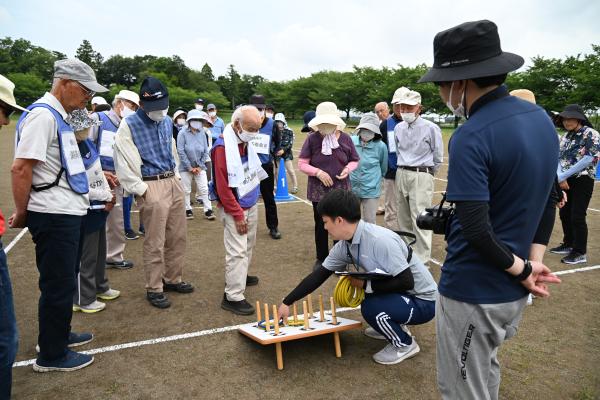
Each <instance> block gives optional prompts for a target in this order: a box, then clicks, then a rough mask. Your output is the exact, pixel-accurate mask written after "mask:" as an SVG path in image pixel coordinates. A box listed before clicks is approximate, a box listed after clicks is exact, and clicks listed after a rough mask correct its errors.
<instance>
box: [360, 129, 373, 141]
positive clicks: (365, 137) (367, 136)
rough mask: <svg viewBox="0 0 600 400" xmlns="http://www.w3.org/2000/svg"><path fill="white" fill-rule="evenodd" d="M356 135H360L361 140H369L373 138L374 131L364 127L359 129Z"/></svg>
mask: <svg viewBox="0 0 600 400" xmlns="http://www.w3.org/2000/svg"><path fill="white" fill-rule="evenodd" d="M358 136H360V139H361V140H362V141H363V142H368V141H370V140H373V138H374V137H375V132H371V131H368V130H366V129H361V130H360V132H358Z"/></svg>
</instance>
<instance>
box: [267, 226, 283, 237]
mask: <svg viewBox="0 0 600 400" xmlns="http://www.w3.org/2000/svg"><path fill="white" fill-rule="evenodd" d="M269 235H271V237H272V238H273V239H281V232H279V230H278V229H277V228H273V229H269Z"/></svg>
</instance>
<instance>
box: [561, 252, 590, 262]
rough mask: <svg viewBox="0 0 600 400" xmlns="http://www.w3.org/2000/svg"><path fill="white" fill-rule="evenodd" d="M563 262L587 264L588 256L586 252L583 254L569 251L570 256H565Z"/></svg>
mask: <svg viewBox="0 0 600 400" xmlns="http://www.w3.org/2000/svg"><path fill="white" fill-rule="evenodd" d="M560 261H561V262H562V263H565V264H571V265H573V264H585V263H587V257H586V255H585V254H581V253H578V252H576V251H572V252H570V253H569V255H568V256H566V257H563V258H562V260H560Z"/></svg>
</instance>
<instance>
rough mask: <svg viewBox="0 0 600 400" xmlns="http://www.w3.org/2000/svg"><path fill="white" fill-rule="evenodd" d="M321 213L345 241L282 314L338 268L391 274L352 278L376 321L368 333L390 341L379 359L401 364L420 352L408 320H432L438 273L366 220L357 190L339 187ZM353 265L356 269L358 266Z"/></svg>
mask: <svg viewBox="0 0 600 400" xmlns="http://www.w3.org/2000/svg"><path fill="white" fill-rule="evenodd" d="M318 208H319V210H318V211H319V215H321V216H322V217H323V222H324V224H325V229H327V231H328V232H329V234H330V235H331V237H332V238H333V239H335V240H339V241H338V242H337V243H336V245H335V246H333V248H332V249H331V251H330V253H329V255H328V256H327V258H326V259H325V261H324V262H323V265H322V266H320V267H319V268H318V269H316V270H315V271H313V272H312V273H311V274H309V275H308V276H306V277H305V278H304V279H303V280H302V282H300V284H299V285H298V286H297V287H296V288H295V289H294V290H292V291H291V292H290V293H289V294H288V295H287V296H286V297H285V298H284V299H283V303H282V304H281V305H280V306H279V311H278V313H277V318H278V319H279V318H283V321H287V318H288V316H289V313H290V309H289V307H290V306H291V305H292V304H293V303H294V302H295V301H297V300H300V299H301V298H303V297H304V296H306V295H308V294H309V293H312V292H313V291H314V290H316V289H317V288H318V287H319V286H321V285H322V284H323V282H325V281H326V280H327V278H329V277H330V276H331V275H332V274H333V273H334V272H335V271H344V270H345V269H346V268H347V266H348V265H349V264H350V265H353V266H354V267H356V269H358V270H359V271H360V272H371V273H373V272H380V273H383V274H386V275H388V277H386V278H382V279H377V280H363V279H358V278H354V277H352V278H350V279H351V285H352V286H354V287H356V288H364V289H365V299H364V300H363V302H362V304H361V312H362V315H363V317H364V319H365V321H367V323H368V324H369V325H370V327H369V328H367V329H366V330H365V335H367V336H369V337H371V338H374V339H381V340H387V341H388V344H387V345H386V346H385V347H384V348H383V349H382V350H381V351H379V352H378V353H376V354H375V355H373V359H374V360H375V362H377V363H379V364H397V363H399V362H401V361H403V360H405V359H407V358H410V357H413V356H414V355H416V354H417V353H418V352H419V350H420V349H419V345H418V344H417V342H416V340H415V338H414V337H412V336H411V334H410V331H409V330H408V328H407V326H406V325H420V324H424V323H426V322H428V321H431V320H432V319H433V317H434V314H435V298H436V295H437V285H436V283H435V281H434V280H433V277H432V276H431V274H430V273H429V271H428V270H427V268H426V267H425V266H424V264H423V263H422V262H421V260H420V259H419V258H418V257H417V256H416V255H412V257H411V256H410V253H411V252H410V251H409V248H408V247H407V245H406V244H405V243H404V241H403V240H402V239H401V238H400V236H398V235H397V234H396V233H395V232H393V231H391V230H389V229H386V228H384V227H381V226H377V225H374V224H369V223H367V222H364V221H362V220H361V219H360V200H359V198H358V197H356V195H355V194H353V193H352V192H351V191H346V190H342V189H335V190H332V191H331V192H329V193H328V194H326V195H325V197H323V199H322V200H321V201H320V202H319V206H318ZM354 267H350V268H354Z"/></svg>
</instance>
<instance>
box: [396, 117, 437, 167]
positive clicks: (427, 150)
mask: <svg viewBox="0 0 600 400" xmlns="http://www.w3.org/2000/svg"><path fill="white" fill-rule="evenodd" d="M394 139H395V140H396V156H397V158H398V161H397V164H396V165H397V166H399V167H433V170H434V171H437V170H438V168H439V167H440V165H441V164H442V160H443V158H444V142H443V140H442V130H441V129H440V127H439V126H437V125H436V124H434V123H433V122H431V121H427V120H426V119H423V118H421V117H418V118H417V119H416V120H415V121H414V122H413V123H412V124H409V123H407V122H406V121H402V122H400V123H399V124H398V125H396V127H395V128H394Z"/></svg>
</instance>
